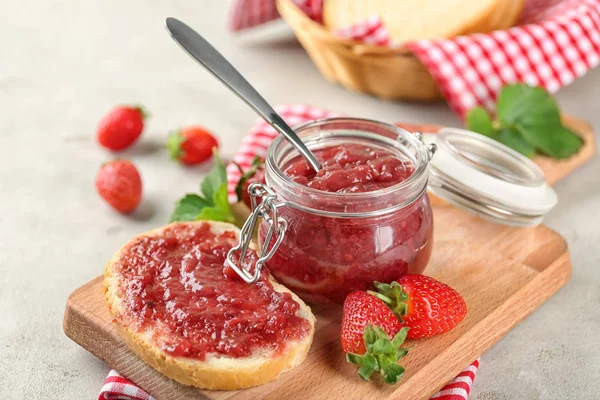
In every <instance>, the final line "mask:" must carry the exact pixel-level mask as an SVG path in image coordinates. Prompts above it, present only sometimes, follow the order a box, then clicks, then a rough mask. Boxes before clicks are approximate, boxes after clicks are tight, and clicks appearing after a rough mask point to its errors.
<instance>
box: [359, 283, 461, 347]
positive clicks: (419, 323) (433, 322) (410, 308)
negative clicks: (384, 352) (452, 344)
mask: <svg viewBox="0 0 600 400" xmlns="http://www.w3.org/2000/svg"><path fill="white" fill-rule="evenodd" d="M375 287H376V288H377V289H378V291H379V292H369V293H371V294H372V295H374V296H376V297H377V298H378V299H380V300H381V301H383V302H384V303H385V304H387V305H388V307H390V309H391V310H393V312H394V313H395V314H396V315H397V316H399V317H400V321H401V326H406V327H409V328H410V331H409V333H408V338H409V339H420V338H425V337H430V336H434V335H439V334H442V333H446V332H448V331H449V330H451V329H452V328H454V327H455V326H456V325H458V324H459V323H460V322H461V321H462V320H463V319H464V318H465V316H466V315H467V305H466V303H465V300H464V299H463V297H462V296H461V295H460V294H459V293H458V292H457V291H456V290H454V289H452V288H451V287H450V286H448V285H446V284H444V283H442V282H439V281H437V280H435V279H433V278H431V277H429V276H425V275H404V276H402V277H401V278H400V279H398V281H397V282H392V283H390V284H388V283H379V282H375Z"/></svg>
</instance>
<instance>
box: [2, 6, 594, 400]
mask: <svg viewBox="0 0 600 400" xmlns="http://www.w3.org/2000/svg"><path fill="white" fill-rule="evenodd" d="M1 3H2V6H1V9H2V12H1V13H0V55H1V56H0V110H1V112H2V117H1V118H0V206H1V208H2V211H3V215H2V217H0V235H1V236H0V382H2V384H0V398H3V399H50V398H53V399H83V398H86V399H93V398H95V396H97V394H98V391H99V389H100V387H101V386H102V382H103V380H104V377H105V376H106V373H107V371H108V367H107V366H106V365H105V364H104V363H103V362H101V361H100V360H98V359H96V358H95V357H94V356H92V355H91V354H89V353H88V352H86V351H85V350H84V349H82V348H80V347H79V346H77V345H76V344H74V343H73V342H71V341H70V340H69V339H67V338H66V337H65V335H64V334H63V332H62V328H61V323H62V316H63V312H64V307H65V301H66V299H67V296H68V295H69V293H70V292H71V291H73V290H74V289H75V288H77V287H78V286H80V285H81V284H83V283H85V282H87V281H88V280H90V279H92V278H94V277H96V276H98V275H100V274H101V273H102V271H103V267H104V263H105V262H106V261H107V260H108V259H109V258H110V257H111V255H112V254H113V253H114V252H115V251H116V250H117V249H118V248H119V246H120V245H121V244H122V243H124V242H125V241H126V240H128V239H129V238H130V237H131V236H133V235H135V234H137V233H139V232H142V231H144V230H147V229H149V228H153V227H156V226H159V225H161V224H163V223H164V222H166V221H167V218H168V215H169V213H170V211H171V209H172V204H173V202H174V201H175V200H176V199H177V198H178V197H179V196H181V195H182V194H183V193H184V192H186V191H195V190H196V188H197V185H198V182H199V181H200V179H201V177H202V174H203V173H205V172H206V170H207V168H208V166H203V167H197V168H188V169H184V168H181V167H179V166H178V165H176V164H174V163H172V162H171V161H170V160H169V159H168V157H167V155H166V153H165V151H164V150H163V148H162V146H163V144H164V141H165V136H166V134H167V132H168V131H170V130H172V129H174V128H177V127H181V126H184V125H186V124H204V125H206V126H207V127H209V128H210V129H212V130H213V131H214V132H215V133H216V134H217V135H218V136H219V137H220V139H221V142H222V150H223V153H224V155H225V156H226V157H227V156H231V155H232V154H233V153H234V152H235V150H236V148H237V147H238V146H239V144H240V140H241V138H242V136H243V135H244V133H245V132H246V131H247V129H248V127H249V126H250V124H251V123H252V121H253V120H254V119H255V116H254V115H253V113H252V112H251V111H250V110H249V109H247V108H246V106H245V105H243V104H242V103H241V102H239V101H237V100H236V99H235V98H234V97H233V96H232V95H231V94H230V93H229V92H228V91H226V90H225V89H224V88H223V87H222V86H221V85H220V84H219V83H217V82H216V81H215V80H213V79H212V78H211V77H209V75H208V74H207V73H206V72H204V71H203V70H201V69H200V67H198V66H197V65H196V64H195V63H193V62H192V61H191V60H190V59H189V58H188V57H187V56H186V55H185V54H184V53H183V52H182V51H181V50H180V49H179V48H178V47H177V46H176V45H174V44H173V43H172V42H171V39H170V38H169V37H168V35H167V34H166V33H165V31H164V29H163V20H164V18H165V17H166V16H174V17H179V18H181V19H183V20H185V21H187V22H189V23H190V24H191V25H192V26H194V27H196V28H197V29H199V30H200V31H201V32H203V33H204V34H205V35H206V36H207V37H208V38H209V39H210V40H211V41H212V42H213V43H214V44H215V46H216V47H217V48H219V49H221V50H222V51H223V52H224V53H225V54H226V55H227V56H229V57H230V58H231V60H232V61H233V62H234V64H235V65H237V66H238V67H239V69H240V70H241V71H242V72H243V73H244V74H246V75H247V77H248V78H249V80H250V81H251V82H254V83H255V85H256V86H257V87H258V88H259V89H260V90H261V91H262V92H263V93H264V95H265V97H266V98H267V99H268V100H270V101H271V102H272V103H273V104H282V103H308V104H313V105H316V106H321V107H326V108H329V109H332V110H335V111H339V112H345V113H348V114H350V115H354V116H362V117H369V118H375V119H380V120H384V121H390V122H393V121H399V120H403V121H409V122H435V123H440V124H448V125H458V124H459V123H460V122H459V121H458V119H457V118H456V117H455V116H454V115H453V114H452V112H451V111H450V110H449V109H448V108H447V107H446V106H445V105H444V104H436V105H422V104H410V103H398V102H396V103H394V102H383V101H380V100H378V99H375V98H371V97H368V96H364V95H360V94H355V93H350V92H348V91H346V90H344V89H342V88H340V87H336V86H333V85H330V84H328V83H327V82H325V81H324V79H323V78H322V77H321V76H320V75H319V73H318V71H317V70H316V69H315V67H314V66H313V64H312V63H311V61H310V60H309V58H308V57H307V55H306V54H305V52H304V51H303V50H302V48H301V47H300V46H299V44H298V43H297V42H296V41H295V39H294V38H293V35H292V33H291V31H290V30H289V29H288V28H287V27H286V26H285V25H284V24H275V25H274V26H271V27H268V28H267V29H265V30H263V31H262V32H254V33H251V34H249V35H244V36H243V37H235V36H234V35H232V34H230V33H228V32H227V31H226V29H225V17H226V2H215V1H209V0H193V1H192V0H171V1H144V0H128V1H117V0H105V1H101V2H100V1H99V2H94V1H82V2H77V1H58V0H55V1H48V0H46V1H41V0H39V1H35V0H22V1H18V2H17V1H8V0H5V1H2V2H1ZM217 3H218V5H217ZM599 92H600V71H599V70H597V71H593V72H590V73H589V74H588V75H587V76H585V77H584V78H582V79H580V80H578V81H577V82H575V83H574V84H573V85H571V86H570V87H568V88H565V89H564V90H563V91H562V92H561V93H560V94H559V95H558V100H559V102H560V105H561V106H562V108H563V110H564V111H566V112H568V113H571V114H575V115H578V116H580V117H582V118H585V119H587V120H589V121H591V122H592V123H593V124H594V125H596V126H598V125H600V106H599V105H598V104H599V102H598V101H597V94H598V93H599ZM138 102H139V103H141V104H143V105H144V106H146V107H147V108H148V110H149V111H150V112H151V113H152V118H151V119H150V120H149V122H148V125H147V129H146V131H145V132H144V135H143V138H142V139H141V141H140V143H138V144H137V145H136V146H135V147H133V148H132V149H130V150H128V151H126V152H125V153H123V156H125V157H128V158H130V159H132V160H134V161H135V163H136V164H137V165H138V166H139V169H140V170H141V174H142V175H143V178H144V199H143V203H142V205H141V206H140V207H139V209H138V210H137V211H136V212H135V213H134V214H133V215H132V216H130V217H125V216H121V215H119V214H117V213H115V212H112V211H111V210H110V209H108V207H107V206H106V205H105V204H104V203H103V202H102V201H101V200H100V199H99V198H98V196H97V194H96V192H95V190H94V186H93V180H94V176H95V174H96V171H97V169H98V166H99V165H100V164H101V163H102V162H104V161H106V160H108V159H110V157H111V155H109V154H108V153H106V152H104V151H102V150H101V149H99V148H98V146H97V145H96V142H95V140H94V132H95V127H96V123H97V120H98V118H99V117H100V116H101V115H102V114H103V113H104V112H105V111H106V110H107V109H109V108H110V107H112V106H113V105H115V104H116V103H138ZM599 168H600V159H598V158H596V159H594V160H592V161H591V162H590V163H588V164H587V165H585V166H584V167H582V168H580V169H579V170H578V171H576V173H575V174H574V175H572V176H570V177H568V178H566V179H565V180H564V181H562V182H560V183H559V184H557V185H556V190H557V191H558V195H559V198H560V202H559V205H558V206H557V207H556V208H555V209H554V210H553V211H552V212H551V213H550V215H549V216H548V218H547V220H546V223H547V224H548V225H549V226H550V227H552V228H553V229H555V230H557V231H558V232H560V233H561V234H562V235H564V236H565V237H566V239H567V240H568V242H569V246H570V250H571V255H572V261H573V277H572V279H571V281H570V282H569V283H568V284H567V286H566V287H565V288H563V289H562V290H561V291H560V292H559V293H558V294H556V295H555V296H554V297H552V298H551V299H550V300H549V301H548V302H547V303H546V304H544V305H543V306H542V307H541V308H540V309H539V310H537V311H536V312H535V313H534V314H533V315H531V316H530V317H529V318H527V319H526V320H525V321H524V322H523V323H521V324H520V325H519V326H517V327H516V328H515V329H513V330H512V331H511V332H510V333H509V334H508V335H507V336H506V337H505V338H503V339H502V340H501V341H500V342H499V343H498V344H497V345H495V346H494V347H493V348H492V349H491V350H489V351H488V352H487V353H486V354H484V355H483V357H482V365H481V369H480V371H479V373H478V375H477V379H476V381H475V385H474V388H473V396H472V398H474V399H480V400H484V399H485V400H491V399H593V398H598V394H597V393H599V392H600V379H598V378H600V346H598V339H597V338H598V330H600V311H599V310H600V307H598V305H599V303H600V290H599V289H600V267H599V265H600V252H599V250H598V243H599V242H600V228H599V225H600V174H599Z"/></svg>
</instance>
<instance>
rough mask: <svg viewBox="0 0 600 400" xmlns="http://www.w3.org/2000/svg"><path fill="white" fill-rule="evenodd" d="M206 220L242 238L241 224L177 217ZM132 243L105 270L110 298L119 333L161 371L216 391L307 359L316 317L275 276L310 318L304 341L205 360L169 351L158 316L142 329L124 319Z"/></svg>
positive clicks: (252, 382) (258, 381) (269, 376)
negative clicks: (124, 260) (124, 268)
mask: <svg viewBox="0 0 600 400" xmlns="http://www.w3.org/2000/svg"><path fill="white" fill-rule="evenodd" d="M205 223H208V224H210V231H211V232H212V233H214V234H215V235H219V234H221V233H223V232H225V231H232V232H235V235H236V237H237V238H239V230H238V228H237V227H235V226H234V225H231V224H227V223H223V222H213V221H210V222H209V221H202V222H177V223H175V224H185V225H188V226H190V227H191V226H193V225H194V224H205ZM175 224H171V225H167V226H165V227H163V228H159V229H155V230H152V231H149V232H146V233H142V234H141V235H139V236H137V237H135V238H134V239H132V240H131V241H130V242H129V243H132V242H134V241H136V240H139V239H142V238H144V237H155V238H160V237H162V236H163V234H164V231H165V229H167V228H169V227H170V226H173V225H175ZM129 243H128V244H129ZM128 244H126V245H124V246H123V247H122V248H121V249H120V250H119V252H118V253H117V254H116V255H115V256H114V257H113V259H112V260H111V261H110V262H109V263H108V265H107V266H106V270H105V274H104V285H105V290H106V300H107V302H108V305H109V308H110V311H111V313H112V314H113V316H114V317H115V322H116V324H117V327H118V331H119V334H120V335H121V337H122V338H123V340H124V341H125V343H127V345H128V346H129V348H130V349H131V350H132V351H133V352H134V353H135V354H137V355H138V356H139V357H140V358H141V359H142V360H144V361H145V362H146V363H148V364H149V365H151V366H152V367H153V368H155V369H156V370H158V371H159V372H161V373H163V374H164V375H166V376H168V377H169V378H171V379H174V380H176V381H177V382H179V383H182V384H184V385H191V386H195V387H198V388H202V389H211V390H234V389H244V388H248V387H252V386H258V385H262V384H265V383H267V382H270V381H272V380H274V379H275V378H277V377H278V376H279V375H280V374H281V373H282V372H285V371H287V370H289V369H291V368H294V367H296V366H298V365H299V364H300V363H302V361H304V359H305V357H306V354H307V353H308V350H309V348H310V345H311V343H312V339H313V335H314V325H315V317H314V315H313V314H312V312H311V310H310V307H308V306H307V305H306V304H304V302H303V301H302V300H300V298H298V297H297V296H296V295H295V294H294V293H292V292H291V291H289V290H288V289H287V288H285V287H284V286H282V285H280V284H279V283H277V282H276V281H275V280H274V279H273V278H272V277H271V276H270V275H269V282H270V283H271V285H272V286H273V289H274V290H275V291H276V292H280V293H282V292H288V293H290V295H291V296H292V298H293V300H294V301H295V302H297V303H298V304H299V305H300V308H299V310H298V312H297V313H296V315H297V316H299V317H301V318H303V319H305V320H307V321H308V322H309V324H310V330H309V331H308V333H307V334H306V335H305V336H304V337H302V338H301V339H300V340H294V341H288V342H287V343H285V344H284V348H283V350H282V351H279V352H275V351H273V350H271V349H260V350H257V351H254V352H253V354H252V355H251V356H250V357H243V358H233V357H228V356H223V355H220V354H209V355H207V357H206V359H205V360H203V361H202V360H199V359H194V358H185V357H175V356H172V355H171V354H169V353H167V352H165V351H164V350H162V349H161V348H160V347H159V346H157V345H156V343H157V338H158V340H160V339H161V335H162V332H165V331H164V329H166V328H165V326H162V325H161V324H160V323H157V322H156V321H154V324H153V325H148V324H146V325H145V327H144V328H140V327H139V326H137V325H136V323H135V322H131V318H121V316H123V313H127V312H128V311H127V309H126V308H125V307H124V303H123V302H124V299H123V293H122V291H121V289H120V287H121V285H120V283H122V282H120V279H121V274H120V273H119V267H118V265H119V262H121V261H119V260H120V258H121V256H122V255H123V254H124V252H125V250H126V249H127V247H128ZM167 333H168V332H167Z"/></svg>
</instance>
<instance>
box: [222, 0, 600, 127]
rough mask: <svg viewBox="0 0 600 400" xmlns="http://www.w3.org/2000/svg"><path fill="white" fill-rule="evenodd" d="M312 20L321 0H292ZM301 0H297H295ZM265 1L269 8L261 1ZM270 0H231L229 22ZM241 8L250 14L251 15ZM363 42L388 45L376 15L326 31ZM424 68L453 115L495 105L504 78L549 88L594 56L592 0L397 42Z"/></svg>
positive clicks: (595, 9) (539, 7)
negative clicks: (476, 29)
mask: <svg viewBox="0 0 600 400" xmlns="http://www.w3.org/2000/svg"><path fill="white" fill-rule="evenodd" d="M294 1H295V2H296V3H297V4H299V5H300V8H301V9H303V10H305V11H306V10H307V6H306V4H309V3H310V6H311V7H309V11H308V12H307V15H308V16H309V17H311V18H313V19H315V20H317V21H319V20H320V15H321V13H320V12H317V11H315V9H314V7H317V6H318V5H319V4H322V2H311V1H310V0H294ZM300 3H301V4H300ZM269 7H270V8H269ZM263 8H269V10H270V13H269V19H268V20H272V19H276V18H277V17H278V14H277V10H276V9H275V0H238V1H237V2H234V3H233V8H232V9H233V10H234V13H233V14H232V19H231V20H230V27H231V28H232V29H234V30H240V29H244V28H248V27H251V26H255V25H259V24H261V23H263V22H265V20H263V19H261V17H262V18H264V16H265V14H261V13H257V12H254V13H253V11H252V10H257V9H263ZM249 15H253V16H254V18H252V19H251V21H250V20H249V19H248V16H249ZM334 33H335V34H337V35H340V36H341V37H345V38H349V39H354V40H357V41H360V42H364V43H370V44H378V45H385V46H395V44H394V43H392V41H391V39H390V37H389V35H388V32H387V30H386V29H385V26H384V25H383V22H382V20H381V18H379V16H373V17H371V18H369V19H368V20H366V21H365V22H363V23H359V24H356V25H354V26H350V27H347V28H345V29H341V30H338V31H336V32H334ZM405 46H406V47H407V48H408V49H409V50H411V51H412V52H413V53H414V54H415V55H416V56H417V57H418V58H419V60H421V62H422V63H423V64H424V65H425V67H426V68H427V69H428V70H429V72H430V73H431V75H432V76H433V78H434V80H435V81H436V83H437V85H438V86H439V88H440V90H441V92H442V94H443V95H444V97H445V98H446V100H447V101H448V104H449V105H450V107H451V108H452V109H453V110H454V111H455V112H456V113H457V114H458V115H459V116H461V117H464V115H465V114H466V113H467V111H468V110H470V109H471V108H473V107H475V106H477V105H480V106H483V107H485V108H487V109H489V110H493V109H494V107H495V100H496V95H497V94H498V92H499V91H500V89H501V88H502V86H504V85H505V84H509V83H515V82H524V83H527V84H528V85H531V86H542V87H544V88H546V89H547V90H548V91H549V92H551V93H554V92H556V91H558V89H560V88H561V87H563V86H566V85H568V84H570V83H571V82H573V80H574V79H575V78H577V77H580V76H582V75H584V74H585V73H586V72H587V71H588V70H590V69H591V68H593V67H595V66H597V65H598V64H599V63H600V0H527V1H526V4H525V8H524V10H523V12H522V15H521V18H520V21H519V26H517V27H514V28H511V29H508V30H505V31H496V32H492V33H489V34H474V35H469V36H460V37H456V38H451V39H436V40H419V41H415V42H410V43H405Z"/></svg>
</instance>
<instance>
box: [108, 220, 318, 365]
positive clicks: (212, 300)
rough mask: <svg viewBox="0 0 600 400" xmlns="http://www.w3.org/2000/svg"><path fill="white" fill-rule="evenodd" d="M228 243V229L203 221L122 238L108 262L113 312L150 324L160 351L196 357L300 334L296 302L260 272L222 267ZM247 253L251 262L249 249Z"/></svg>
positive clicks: (276, 346)
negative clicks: (116, 297) (113, 274)
mask: <svg viewBox="0 0 600 400" xmlns="http://www.w3.org/2000/svg"><path fill="white" fill-rule="evenodd" d="M235 244H237V239H236V236H235V233H234V232H231V231H229V232H224V233H221V234H218V235H215V234H214V233H213V232H211V229H210V225H209V224H208V223H183V224H173V225H170V226H168V227H166V228H165V229H164V230H163V231H162V232H161V234H160V236H156V237H152V236H150V237H141V238H138V239H136V240H135V241H133V242H132V243H129V244H128V245H127V246H126V247H125V248H124V249H123V250H122V252H121V254H120V256H119V258H118V259H117V260H116V261H115V264H116V270H117V271H118V274H119V275H120V276H119V278H120V279H119V282H120V286H119V291H120V294H121V297H122V304H123V310H122V311H121V312H119V313H118V315H117V319H118V320H120V322H121V323H125V324H126V325H127V326H134V327H135V328H137V329H138V331H140V332H141V331H146V328H148V330H147V331H149V332H151V331H152V330H154V329H157V330H159V331H160V333H159V334H157V333H154V335H153V338H154V340H155V341H156V344H157V345H158V346H159V347H160V348H161V349H162V350H164V351H165V352H167V353H169V354H171V355H173V356H180V357H190V358H196V359H199V360H205V359H206V357H207V355H209V354H210V355H211V356H217V357H218V356H228V357H234V358H238V357H246V356H250V355H252V354H253V353H254V352H255V351H261V350H264V349H267V350H274V351H282V350H283V349H284V345H285V343H286V341H289V340H294V339H301V338H303V337H305V336H306V335H307V334H308V332H309V330H310V323H309V322H308V321H307V320H305V319H303V318H301V317H299V316H297V315H296V313H297V311H298V310H299V308H300V305H299V304H298V303H297V302H296V301H294V300H293V299H292V297H291V295H290V294H289V293H279V292H277V291H275V290H274V289H273V286H272V285H271V283H270V282H269V281H268V276H267V274H266V273H265V272H264V271H263V273H262V275H261V277H260V280H259V281H258V282H257V283H255V284H247V283H245V282H244V281H242V280H241V279H240V278H239V277H237V275H235V272H234V271H233V270H231V269H230V268H229V267H225V268H224V265H225V260H226V256H227V252H228V251H229V249H231V248H232V247H233V246H234V245H235ZM247 257H248V258H246V260H248V261H249V262H252V265H254V263H255V262H256V259H257V257H256V253H254V252H253V251H251V250H249V254H248V256H247ZM248 261H246V262H248ZM128 322H129V323H128Z"/></svg>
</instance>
